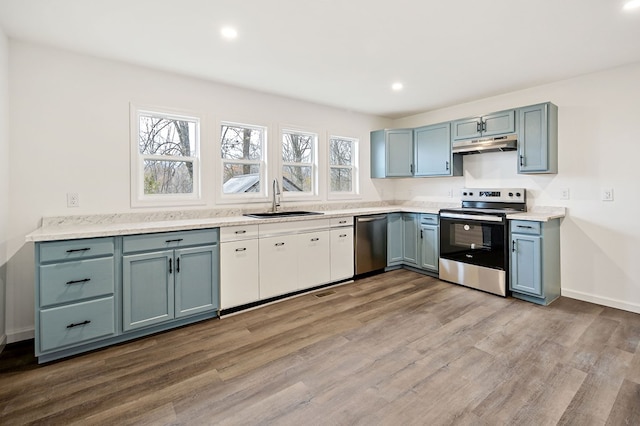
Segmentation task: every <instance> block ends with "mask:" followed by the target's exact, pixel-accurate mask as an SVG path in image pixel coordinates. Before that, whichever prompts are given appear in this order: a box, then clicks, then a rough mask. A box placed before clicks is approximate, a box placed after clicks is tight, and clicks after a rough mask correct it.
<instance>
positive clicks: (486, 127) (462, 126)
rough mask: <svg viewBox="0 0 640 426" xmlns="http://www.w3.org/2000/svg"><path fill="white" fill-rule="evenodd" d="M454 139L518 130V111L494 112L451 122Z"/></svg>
mask: <svg viewBox="0 0 640 426" xmlns="http://www.w3.org/2000/svg"><path fill="white" fill-rule="evenodd" d="M451 126H452V132H453V140H454V141H457V140H463V139H474V138H481V137H489V136H498V135H502V134H508V133H514V132H515V131H516V111H515V110H514V109H510V110H507V111H500V112H494V113H492V114H488V115H484V116H481V117H472V118H465V119H462V120H456V121H453V122H452V123H451Z"/></svg>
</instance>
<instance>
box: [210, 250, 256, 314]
mask: <svg viewBox="0 0 640 426" xmlns="http://www.w3.org/2000/svg"><path fill="white" fill-rule="evenodd" d="M258 277H259V272H258V239H257V238H255V239H251V240H245V241H233V242H229V243H222V244H221V245H220V305H221V307H222V309H226V308H232V307H234V306H240V305H245V304H247V303H251V302H255V301H257V300H259V299H260V287H259V286H260V284H259V280H258Z"/></svg>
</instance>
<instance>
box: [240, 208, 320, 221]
mask: <svg viewBox="0 0 640 426" xmlns="http://www.w3.org/2000/svg"><path fill="white" fill-rule="evenodd" d="M319 214H324V213H322V212H309V211H304V210H297V211H282V212H261V213H245V214H244V215H243V216H248V217H256V218H258V219H269V218H272V217H291V216H314V215H319Z"/></svg>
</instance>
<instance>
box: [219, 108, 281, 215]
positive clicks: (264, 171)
mask: <svg viewBox="0 0 640 426" xmlns="http://www.w3.org/2000/svg"><path fill="white" fill-rule="evenodd" d="M217 124H218V125H217V136H218V137H217V145H216V155H217V156H218V157H217V158H218V161H217V167H219V170H218V171H217V176H218V183H217V188H218V203H220V204H232V203H245V202H264V201H267V200H268V199H269V188H268V187H269V185H268V177H269V172H268V167H269V127H268V126H265V125H261V124H247V123H246V122H244V121H235V120H220V121H219V122H218V123H217ZM222 126H231V127H234V126H235V127H245V128H250V129H259V130H262V134H263V137H262V149H261V159H260V160H244V159H241V160H229V159H224V158H222V155H221V152H222ZM226 163H232V164H258V165H259V166H260V191H259V192H243V193H235V194H233V193H232V194H227V193H225V192H224V189H223V185H224V165H225V164H226Z"/></svg>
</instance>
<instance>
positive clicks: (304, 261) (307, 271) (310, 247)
mask: <svg viewBox="0 0 640 426" xmlns="http://www.w3.org/2000/svg"><path fill="white" fill-rule="evenodd" d="M297 237H298V283H299V285H298V288H299V289H300V290H302V289H305V288H311V287H315V286H317V285H321V284H327V283H328V282H329V280H330V279H331V254H330V244H329V231H319V232H309V233H304V234H298V235H297Z"/></svg>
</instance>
